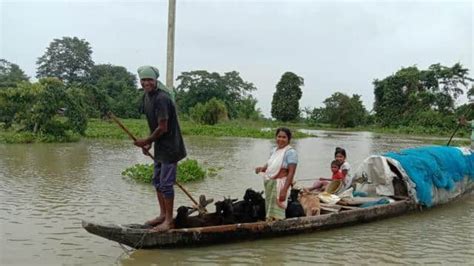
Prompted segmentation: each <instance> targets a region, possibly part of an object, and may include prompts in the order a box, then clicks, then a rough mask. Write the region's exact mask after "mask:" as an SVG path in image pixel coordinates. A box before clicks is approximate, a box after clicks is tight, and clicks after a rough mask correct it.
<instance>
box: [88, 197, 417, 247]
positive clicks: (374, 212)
mask: <svg viewBox="0 0 474 266" xmlns="http://www.w3.org/2000/svg"><path fill="white" fill-rule="evenodd" d="M416 208H417V205H416V204H415V203H413V202H412V201H411V200H409V199H404V200H398V201H396V202H393V203H390V204H386V205H379V206H374V207H369V208H357V209H355V208H354V209H349V210H343V211H341V212H339V213H331V214H323V215H319V216H310V217H299V218H291V219H285V220H281V221H274V222H255V223H243V224H231V225H220V226H209V227H197V228H184V229H172V230H170V231H167V232H150V231H149V227H147V226H145V225H138V224H129V225H101V224H97V223H92V222H87V221H82V226H83V227H84V229H86V230H87V231H88V232H89V233H92V234H95V235H98V236H101V237H104V238H106V239H109V240H112V241H116V242H118V243H121V244H124V245H127V246H129V247H132V248H136V249H139V248H143V249H150V248H177V247H189V246H198V245H210V244H218V243H225V242H235V241H240V240H248V239H260V238H266V237H276V236H283V235H290V234H298V233H304V232H311V231H318V230H324V229H330V228H337V227H341V226H346V225H353V224H357V223H364V222H370V221H373V220H378V219H383V218H388V217H394V216H399V215H401V214H404V213H407V212H409V211H410V210H413V209H416Z"/></svg>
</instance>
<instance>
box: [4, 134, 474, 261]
mask: <svg viewBox="0 0 474 266" xmlns="http://www.w3.org/2000/svg"><path fill="white" fill-rule="evenodd" d="M314 133H316V135H317V136H318V137H317V138H307V139H301V140H295V141H293V143H292V145H293V146H294V147H295V148H296V149H297V151H298V155H299V165H298V169H297V180H300V181H298V183H299V184H302V185H309V184H310V183H311V182H312V181H306V179H310V178H314V177H320V176H329V163H330V161H331V160H332V159H333V152H334V148H335V147H336V146H341V147H344V148H346V150H347V152H348V161H349V162H350V163H351V164H352V166H353V167H354V168H355V167H356V166H357V165H358V164H359V163H361V162H362V160H363V159H364V158H366V157H367V156H368V155H371V154H379V153H382V152H386V151H390V150H399V149H401V148H406V147H413V146H420V145H424V144H423V143H422V142H421V141H420V140H414V139H399V138H396V137H393V136H384V135H375V134H372V133H366V132H357V133H340V132H339V133H338V132H325V131H314ZM185 142H186V145H187V149H188V154H189V156H188V157H189V158H192V159H197V160H198V161H199V162H200V163H201V164H203V165H204V166H205V167H212V168H217V169H219V170H218V174H217V175H216V176H214V177H207V178H206V179H205V180H204V181H202V182H197V183H191V184H185V187H186V188H187V189H188V190H189V191H190V192H191V193H192V194H193V195H194V196H195V197H197V196H198V195H200V194H205V195H206V196H207V197H213V198H214V199H216V200H220V199H222V198H223V197H224V196H226V197H227V196H232V197H242V196H243V193H244V191H245V189H246V188H248V187H252V188H255V189H258V190H263V185H262V181H261V179H260V178H259V177H258V176H256V175H255V174H254V173H253V169H254V167H256V166H258V165H260V164H263V163H264V162H265V160H266V159H267V157H268V155H269V152H270V149H271V147H272V146H273V141H272V140H262V139H249V138H210V137H186V138H185ZM146 162H149V160H148V159H147V158H146V157H144V156H143V155H142V154H141V152H140V151H139V150H138V149H136V148H134V147H133V146H132V145H131V144H130V142H127V141H91V140H86V141H82V142H79V143H71V144H29V145H0V204H1V205H0V225H1V227H0V265H32V264H35V265H37V264H46V265H57V264H83V265H92V264H98V265H110V264H119V265H159V264H161V265H168V264H196V263H197V264H215V265H217V264H308V263H322V264H366V265H369V264H392V263H397V264H398V263H403V264H414V263H423V264H428V263H436V264H439V263H441V264H471V265H472V262H473V261H474V196H472V195H471V196H466V197H464V198H463V199H461V200H459V201H456V202H453V203H450V204H448V205H445V206H441V207H438V208H434V209H431V210H426V211H423V212H416V213H411V214H408V215H404V216H401V217H397V218H391V219H386V220H382V221H376V222H372V223H367V224H362V225H356V226H351V227H345V228H340V229H334V230H329V231H323V232H315V233H308V234H304V235H296V236H287V237H282V238H273V239H264V240H256V241H248V242H238V243H231V244H225V245H215V246H208V247H201V248H189V249H176V250H136V251H131V252H129V251H125V250H123V249H122V248H121V247H120V246H119V245H118V244H117V243H115V242H112V241H109V240H106V239H103V238H100V237H97V236H95V235H91V234H89V233H87V232H86V231H85V230H83V229H82V227H81V220H82V219H86V220H91V221H96V222H103V223H135V222H143V221H145V220H147V219H149V218H151V217H153V216H154V215H156V214H157V210H158V208H157V204H156V199H155V192H154V190H153V188H152V186H151V185H147V184H141V183H136V182H135V181H133V180H130V179H128V178H125V177H122V176H121V172H122V171H123V170H124V169H125V168H126V167H129V166H132V165H134V164H136V163H146ZM189 204H190V202H189V200H188V199H187V197H186V196H185V195H184V194H183V193H182V192H181V191H179V189H177V188H176V203H175V206H180V205H189Z"/></svg>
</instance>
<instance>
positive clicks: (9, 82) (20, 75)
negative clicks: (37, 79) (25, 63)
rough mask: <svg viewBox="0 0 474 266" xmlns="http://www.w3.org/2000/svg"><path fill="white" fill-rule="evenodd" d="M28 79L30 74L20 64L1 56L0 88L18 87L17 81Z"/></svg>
mask: <svg viewBox="0 0 474 266" xmlns="http://www.w3.org/2000/svg"><path fill="white" fill-rule="evenodd" d="M28 80H29V78H28V76H26V75H25V72H23V70H21V68H20V67H19V66H18V65H16V64H13V63H10V62H8V61H7V60H5V59H1V58H0V89H1V88H8V87H16V84H17V83H20V82H22V81H28Z"/></svg>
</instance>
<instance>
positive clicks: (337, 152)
mask: <svg viewBox="0 0 474 266" xmlns="http://www.w3.org/2000/svg"><path fill="white" fill-rule="evenodd" d="M338 154H341V155H342V156H344V158H347V156H346V150H344V149H343V148H341V147H336V151H335V152H334V156H336V155H338Z"/></svg>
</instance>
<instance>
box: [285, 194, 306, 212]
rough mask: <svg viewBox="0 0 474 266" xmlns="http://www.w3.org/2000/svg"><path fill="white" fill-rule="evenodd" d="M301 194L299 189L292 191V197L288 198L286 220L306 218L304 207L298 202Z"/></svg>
mask: <svg viewBox="0 0 474 266" xmlns="http://www.w3.org/2000/svg"><path fill="white" fill-rule="evenodd" d="M299 193H300V190H299V189H291V191H290V197H289V198H288V206H287V207H286V210H285V217H286V218H294V217H301V216H305V212H304V209H303V206H301V203H300V202H299V201H298V195H299Z"/></svg>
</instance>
